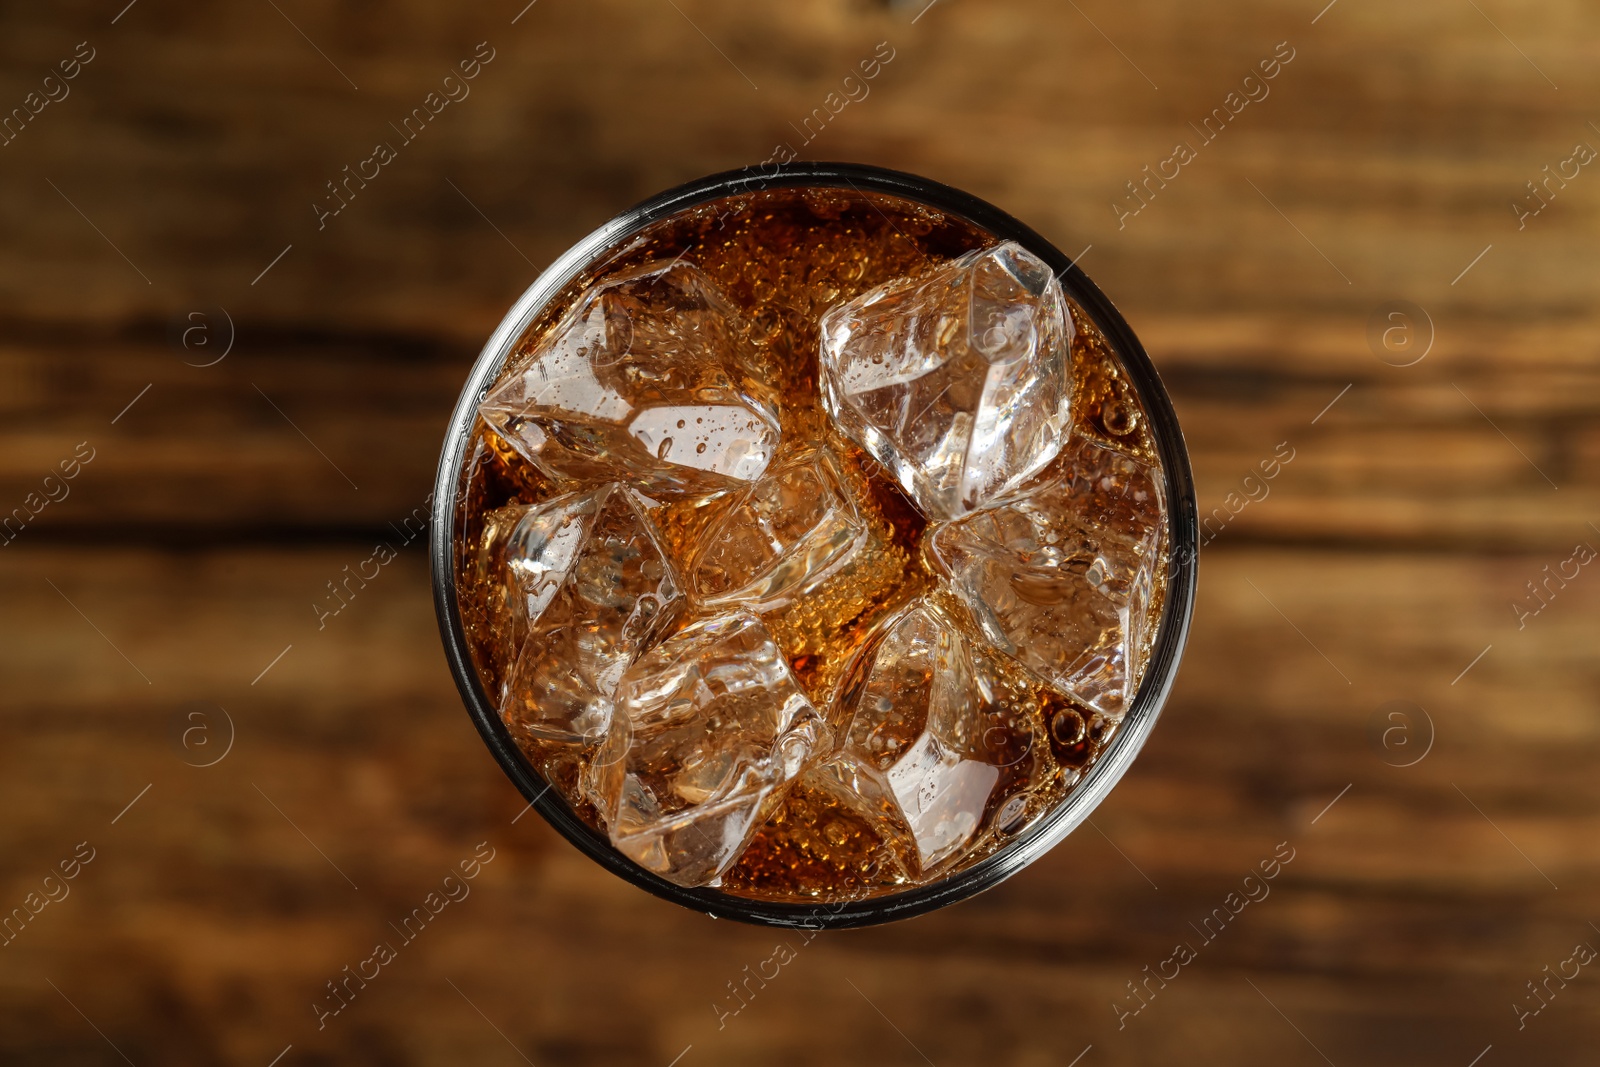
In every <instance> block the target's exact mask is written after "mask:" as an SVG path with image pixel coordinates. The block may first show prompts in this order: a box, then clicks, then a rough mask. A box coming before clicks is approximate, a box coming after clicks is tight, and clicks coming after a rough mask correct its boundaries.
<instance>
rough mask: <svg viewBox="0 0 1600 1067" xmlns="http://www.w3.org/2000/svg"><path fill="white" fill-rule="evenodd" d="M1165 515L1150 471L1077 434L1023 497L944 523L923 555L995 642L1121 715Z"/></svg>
mask: <svg viewBox="0 0 1600 1067" xmlns="http://www.w3.org/2000/svg"><path fill="white" fill-rule="evenodd" d="M1163 515H1164V511H1163V501H1162V494H1161V488H1160V483H1159V481H1158V479H1157V476H1156V472H1155V471H1154V470H1152V469H1151V468H1149V467H1146V466H1145V465H1144V464H1143V463H1141V462H1139V461H1138V460H1135V459H1133V458H1131V457H1130V456H1128V455H1126V454H1125V453H1122V452H1120V451H1116V450H1113V449H1110V448H1103V447H1101V446H1098V445H1094V444H1090V443H1089V442H1087V441H1084V440H1081V439H1078V438H1074V439H1073V440H1072V441H1071V442H1070V444H1069V446H1068V448H1067V450H1066V451H1065V452H1063V454H1062V455H1061V457H1060V459H1058V460H1057V465H1056V468H1055V470H1054V472H1053V473H1052V474H1051V475H1050V476H1049V477H1047V479H1046V480H1045V481H1043V482H1042V483H1041V484H1039V485H1038V486H1036V487H1031V491H1030V492H1029V493H1028V494H1027V496H1026V498H1024V499H1021V500H1018V501H1015V502H1013V503H1009V504H1005V505H1002V506H999V507H995V508H990V509H987V510H983V511H976V512H973V513H971V514H969V515H966V516H964V517H962V518H960V519H957V520H955V521H953V522H949V523H946V524H943V525H941V526H939V527H937V528H936V529H935V530H934V531H933V532H932V534H931V538H930V541H929V545H930V551H929V553H928V554H929V556H930V558H931V560H932V562H933V563H934V564H935V565H936V566H937V567H938V568H940V569H942V570H943V571H944V572H945V573H946V574H947V575H948V576H949V577H950V579H951V581H952V584H953V586H954V588H955V591H956V593H957V594H958V595H959V597H960V598H961V600H962V602H963V603H964V604H965V605H966V607H967V608H968V610H970V612H971V613H972V617H973V620H974V622H976V624H977V626H978V628H979V629H980V630H981V631H982V632H983V633H984V635H985V636H986V637H987V638H988V639H989V640H990V641H992V642H993V643H994V644H995V646H996V647H998V648H1000V649H1002V650H1003V651H1005V652H1007V653H1009V654H1010V655H1012V656H1015V657H1016V658H1018V659H1020V660H1021V661H1022V662H1023V663H1024V664H1026V665H1027V666H1028V667H1029V668H1030V669H1032V670H1033V671H1035V672H1036V673H1038V674H1039V675H1040V676H1041V677H1043V678H1044V679H1045V680H1047V681H1048V682H1050V683H1051V684H1052V685H1054V686H1056V687H1057V688H1058V689H1060V690H1061V691H1062V692H1063V693H1065V694H1067V695H1068V696H1071V697H1073V698H1075V699H1076V700H1078V701H1081V702H1082V703H1084V704H1087V705H1088V706H1089V707H1090V708H1092V709H1094V710H1095V711H1099V712H1101V713H1103V714H1105V715H1109V716H1112V717H1114V718H1115V717H1120V716H1121V715H1123V714H1124V713H1125V712H1126V710H1127V706H1128V703H1129V702H1130V701H1131V700H1132V698H1133V694H1134V693H1135V692H1136V691H1137V689H1138V684H1139V678H1140V676H1141V673H1142V671H1143V668H1144V664H1143V662H1142V654H1143V651H1142V650H1143V647H1144V638H1145V630H1146V625H1147V624H1146V615H1147V614H1148V612H1149V607H1150V598H1151V596H1152V585H1153V582H1154V580H1155V575H1156V568H1157V566H1158V565H1159V560H1158V558H1157V553H1158V551H1159V546H1160V539H1161V529H1162V524H1163Z"/></svg>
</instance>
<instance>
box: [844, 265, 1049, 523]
mask: <svg viewBox="0 0 1600 1067" xmlns="http://www.w3.org/2000/svg"><path fill="white" fill-rule="evenodd" d="M1072 336H1073V325H1072V316H1071V315H1070V314H1069V313H1068V311H1067V307H1066V300H1065V298H1064V297H1063V295H1062V292H1061V284H1060V282H1059V281H1057V279H1056V277H1055V275H1054V274H1053V273H1052V272H1051V270H1050V268H1049V267H1048V266H1047V265H1046V264H1045V263H1044V262H1043V261H1041V260H1040V259H1039V258H1038V257H1037V256H1035V255H1033V254H1032V253H1031V252H1028V251H1027V250H1026V249H1024V248H1023V247H1022V246H1020V245H1018V244H1016V243H1015V242H1009V241H1008V242H1005V243H1003V244H1000V245H996V246H994V247H992V248H986V249H980V250H977V251H973V252H969V253H967V254H966V255H963V256H961V257H959V258H957V259H954V260H951V261H950V262H949V263H947V264H945V265H943V266H941V267H940V268H938V269H937V270H935V271H934V272H933V273H932V274H925V275H919V276H915V277H912V278H906V279H899V280H896V281H892V282H888V283H886V284H884V285H881V286H879V287H878V288H876V289H873V290H871V291H870V292H867V293H865V294H863V295H862V296H860V297H857V298H856V299H854V300H851V301H849V302H848V303H845V304H842V305H840V306H838V307H836V308H833V309H831V310H830V311H828V313H827V314H826V315H824V316H823V319H822V350H821V367H822V375H821V377H822V384H823V390H822V395H823V403H824V406H825V407H826V408H827V409H828V412H829V414H830V415H832V416H833V419H834V420H835V422H836V423H837V424H838V425H839V427H840V428H841V429H842V430H843V431H844V432H845V433H846V434H848V435H849V436H850V437H852V438H854V439H855V440H856V441H857V442H859V443H860V444H861V446H862V447H863V448H865V449H866V450H867V451H868V452H870V453H871V454H872V455H873V456H875V457H876V458H877V459H878V460H879V461H880V462H882V463H883V464H884V466H885V467H887V468H888V469H889V470H890V471H891V472H892V473H893V475H894V477H895V478H896V480H898V481H899V482H900V484H901V485H902V486H904V487H905V489H906V491H907V492H908V493H909V494H910V495H911V497H912V499H913V500H914V501H915V502H916V504H917V506H918V507H920V508H921V509H922V512H923V513H924V514H925V515H927V516H928V517H929V518H932V519H949V518H954V517H956V516H958V515H961V514H963V513H964V512H967V511H969V510H971V509H973V508H978V507H982V506H983V505H985V504H986V503H989V502H990V501H992V500H995V499H997V498H998V497H1000V496H1001V495H1003V494H1004V493H1006V492H1008V491H1009V490H1011V489H1013V488H1015V487H1016V486H1018V485H1019V484H1020V483H1021V482H1023V481H1024V480H1026V479H1027V478H1028V477H1029V476H1031V475H1033V474H1035V473H1036V472H1038V471H1039V470H1040V469H1042V468H1043V467H1044V466H1045V465H1046V464H1048V463H1049V462H1050V461H1051V459H1053V458H1054V457H1055V455H1056V454H1057V453H1058V452H1059V451H1060V449H1061V445H1062V442H1063V440H1064V438H1065V436H1066V434H1067V431H1068V429H1069V426H1070V421H1071V419H1070V399H1071V381H1072V379H1071V374H1070V373H1069V366H1068V364H1069V359H1070V349H1071V342H1072Z"/></svg>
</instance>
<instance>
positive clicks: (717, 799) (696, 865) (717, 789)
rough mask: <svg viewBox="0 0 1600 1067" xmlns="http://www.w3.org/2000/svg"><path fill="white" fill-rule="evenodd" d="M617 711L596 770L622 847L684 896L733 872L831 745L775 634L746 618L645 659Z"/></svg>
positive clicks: (687, 635) (600, 795)
mask: <svg viewBox="0 0 1600 1067" xmlns="http://www.w3.org/2000/svg"><path fill="white" fill-rule="evenodd" d="M617 710H618V715H617V719H616V723H615V725H614V727H613V729H612V731H611V734H610V735H609V736H608V738H607V739H606V741H605V743H604V745H602V747H601V749H600V752H599V753H598V754H597V756H596V758H595V767H594V771H595V774H594V781H595V792H596V795H597V803H598V804H599V807H600V809H601V811H602V813H603V814H604V816H605V819H606V823H607V827H608V829H609V831H610V835H611V843H612V844H613V845H615V846H616V848H617V849H618V850H619V851H621V852H622V853H623V854H624V855H626V856H628V857H629V858H630V859H632V860H633V861H634V862H636V863H638V864H639V865H640V866H642V867H644V868H645V869H647V870H650V871H653V872H655V873H656V874H659V875H660V876H661V877H663V878H665V879H667V880H668V881H671V882H675V883H677V884H678V885H684V886H695V885H704V884H706V883H708V882H712V881H714V880H715V879H716V878H718V877H719V876H720V875H721V874H722V872H723V871H725V870H727V869H728V867H729V866H731V865H732V864H733V863H734V861H736V860H737V859H738V858H739V855H740V853H741V852H743V851H744V848H745V845H746V844H747V843H748V842H749V840H750V838H751V836H752V835H753V834H754V833H755V831H756V830H757V828H759V827H760V825H761V824H762V823H763V822H764V821H765V820H766V819H767V817H768V816H769V815H771V814H772V812H773V811H774V810H775V809H776V807H777V806H778V804H779V803H780V802H781V801H782V800H783V797H784V795H785V793H786V792H787V790H788V788H789V787H790V785H791V784H792V782H793V781H794V779H795V778H796V777H797V776H798V775H799V774H800V772H801V769H802V768H803V767H804V766H805V764H807V763H808V762H809V761H811V760H812V759H813V758H814V757H816V756H819V755H822V754H824V753H825V752H826V750H827V749H828V747H829V745H830V743H831V734H830V732H829V730H828V727H827V724H826V723H824V722H823V720H822V717H821V716H820V715H818V713H817V711H816V709H815V708H814V707H813V706H812V704H811V701H810V700H808V699H807V698H806V695H805V692H804V691H803V690H802V689H801V688H800V684H799V683H798V682H797V681H796V680H795V677H794V675H793V674H792V673H791V672H790V670H789V665H788V663H786V662H785V661H784V658H783V654H782V652H781V651H780V649H779V648H778V646H777V644H776V643H775V642H774V641H773V639H772V636H771V634H769V633H768V632H767V628H766V627H765V626H764V625H763V624H762V622H761V620H760V618H758V617H757V616H756V615H754V614H752V613H750V612H748V611H743V610H736V611H732V612H729V613H727V614H721V615H714V616H711V617H709V618H706V619H701V620H699V621H696V622H694V623H691V624H690V625H688V626H686V627H684V628H683V629H682V630H680V631H679V632H678V633H676V634H674V635H673V636H671V637H670V638H668V639H667V640H666V641H664V642H662V643H661V644H659V645H657V646H656V647H655V648H653V649H651V650H650V651H648V652H646V653H645V654H644V655H642V656H640V657H639V659H638V660H636V661H635V662H634V664H633V666H632V667H630V668H629V670H628V672H627V673H626V674H625V675H624V676H623V679H622V684H621V685H620V686H619V687H618V690H617Z"/></svg>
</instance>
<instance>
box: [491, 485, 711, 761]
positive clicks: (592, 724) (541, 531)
mask: <svg viewBox="0 0 1600 1067" xmlns="http://www.w3.org/2000/svg"><path fill="white" fill-rule="evenodd" d="M647 507H648V501H647V500H645V499H644V498H642V497H640V496H639V494H638V493H637V492H635V491H634V490H632V489H629V488H628V487H626V486H623V485H620V484H618V483H615V482H612V483H610V484H607V485H603V486H601V487H600V488H598V489H594V490H591V491H588V492H580V493H568V494H566V495H565V496H560V497H556V498H555V499H553V500H549V501H546V502H545V503H543V504H538V505H535V506H532V507H527V508H525V509H523V511H524V513H523V515H522V517H521V518H520V519H519V520H518V521H517V523H516V525H515V526H514V527H513V528H512V529H511V530H510V532H509V533H508V534H507V535H506V537H505V545H504V548H503V549H502V552H503V555H504V559H505V569H506V582H507V585H508V587H509V588H510V590H511V594H512V605H511V607H512V610H513V612H514V613H515V614H516V616H517V618H518V620H519V626H518V629H519V631H520V633H521V634H522V635H523V636H522V639H521V652H520V654H519V655H518V656H517V659H516V663H515V665H514V666H513V668H512V670H511V673H510V676H509V677H508V678H507V680H506V687H505V693H504V696H503V698H502V703H501V715H502V717H503V718H504V719H505V721H506V724H507V725H508V726H509V727H510V728H511V729H512V730H513V732H518V731H520V732H522V733H524V734H525V735H526V736H528V737H530V738H534V739H537V740H539V741H544V742H557V743H561V744H568V745H579V746H583V745H594V744H596V743H598V742H599V741H600V740H601V738H603V737H604V736H605V734H606V732H607V730H608V729H609V727H610V725H611V720H612V711H613V698H614V697H615V695H616V690H617V684H618V683H619V682H620V681H621V680H622V674H623V672H624V671H625V670H626V669H627V667H628V665H629V664H630V663H632V662H633V660H634V657H636V656H637V655H638V654H639V653H640V652H641V651H642V650H643V649H644V648H645V647H647V646H648V645H649V644H651V643H653V642H654V641H655V640H656V639H657V638H658V637H659V636H660V635H661V634H662V633H663V631H664V630H665V629H666V628H667V627H668V626H669V625H670V624H671V622H672V620H673V618H674V617H675V615H676V614H677V611H678V609H679V608H680V607H681V605H682V602H683V596H682V594H681V592H680V590H679V585H678V581H677V579H676V578H675V577H674V575H673V572H672V567H671V565H670V564H669V563H668V561H667V558H666V555H665V553H664V552H663V551H662V549H661V546H660V543H659V541H658V539H657V536H656V532H655V529H654V526H653V525H652V523H651V521H650V517H649V514H648V511H647Z"/></svg>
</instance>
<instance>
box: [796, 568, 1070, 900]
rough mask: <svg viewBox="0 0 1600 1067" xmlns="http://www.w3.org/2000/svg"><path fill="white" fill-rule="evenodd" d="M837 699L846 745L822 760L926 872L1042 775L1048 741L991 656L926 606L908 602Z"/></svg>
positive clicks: (860, 808)
mask: <svg viewBox="0 0 1600 1067" xmlns="http://www.w3.org/2000/svg"><path fill="white" fill-rule="evenodd" d="M864 657H865V658H864V660H863V662H862V670H861V673H860V674H859V676H858V679H857V681H856V683H855V685H853V686H852V687H850V688H849V689H848V690H847V692H846V694H845V696H844V699H843V707H842V709H841V714H842V716H844V719H842V720H841V721H847V722H848V725H847V726H845V727H843V728H842V733H843V738H844V739H843V742H842V744H841V746H840V751H839V753H838V754H837V756H836V757H835V758H834V759H833V760H832V761H831V762H830V763H829V764H826V765H824V766H825V767H826V768H827V769H828V771H829V772H830V774H831V775H832V776H833V778H834V781H835V787H834V789H833V791H835V792H837V791H838V788H837V783H841V782H852V783H853V784H852V785H851V791H852V792H854V793H855V794H856V795H857V796H858V797H859V801H858V802H857V803H855V804H854V805H853V808H854V810H856V811H857V812H858V813H862V814H866V815H868V816H869V817H871V818H872V819H873V821H874V822H875V824H876V826H877V827H878V831H879V834H880V835H881V836H882V837H883V838H884V839H885V840H886V841H888V842H890V844H891V846H893V845H894V844H896V843H899V842H907V841H909V842H910V844H911V847H910V848H909V849H907V851H906V854H905V855H904V856H902V860H903V861H904V862H905V863H906V866H907V869H909V870H910V871H912V872H913V873H914V874H916V875H918V876H919V877H926V876H927V875H928V874H929V873H930V872H932V871H933V870H934V869H935V868H938V867H940V866H941V865H942V864H944V863H946V862H947V861H950V860H953V859H954V858H955V857H957V856H959V855H961V854H962V852H963V851H964V849H965V847H966V846H967V845H969V844H970V843H972V842H974V841H975V840H976V839H977V837H978V836H979V832H980V831H983V830H987V829H990V828H991V826H992V824H994V822H995V817H996V812H997V811H999V810H1000V809H1001V808H1002V806H1003V804H1004V803H1005V802H1006V801H1007V800H1009V799H1010V798H1012V797H1015V796H1019V795H1023V794H1025V793H1027V792H1028V791H1029V790H1032V789H1034V788H1036V787H1038V786H1039V785H1040V784H1041V783H1042V782H1043V781H1044V778H1045V776H1047V775H1048V774H1049V773H1050V770H1051V767H1052V765H1051V763H1050V761H1049V756H1048V743H1047V739H1046V738H1044V737H1042V736H1040V732H1039V731H1038V730H1037V728H1036V725H1035V723H1034V722H1033V721H1032V719H1031V718H1030V717H1029V716H1028V714H1027V707H1028V702H1027V701H1025V700H1018V699H1017V698H1016V697H1017V694H1016V693H1015V692H1013V688H1014V683H1013V680H1012V679H1009V678H1008V677H1007V676H1006V673H1005V671H1004V669H1003V665H1002V664H1000V663H999V662H997V661H998V657H997V656H996V655H995V654H994V653H992V652H990V651H989V650H987V649H985V648H983V647H981V646H980V645H977V644H976V643H974V642H973V641H971V640H969V639H968V638H967V637H965V636H964V635H963V634H962V633H961V631H960V629H959V627H958V626H957V625H956V622H955V620H954V619H952V618H951V617H950V616H949V615H948V614H946V612H945V611H944V610H943V609H941V608H940V607H938V606H936V605H935V604H934V603H932V602H931V601H930V600H928V599H922V600H919V601H916V602H914V603H913V604H912V605H910V606H909V607H907V608H906V609H905V610H903V611H902V612H901V613H900V614H899V615H898V616H896V617H895V618H894V619H892V620H891V621H890V622H889V623H888V624H887V625H886V626H885V627H884V629H883V631H882V636H881V638H880V639H879V640H878V641H877V643H876V644H875V646H869V648H868V649H867V650H866V651H865V652H864Z"/></svg>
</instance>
